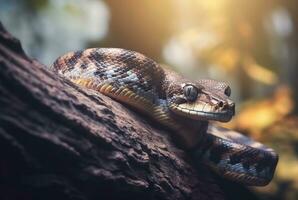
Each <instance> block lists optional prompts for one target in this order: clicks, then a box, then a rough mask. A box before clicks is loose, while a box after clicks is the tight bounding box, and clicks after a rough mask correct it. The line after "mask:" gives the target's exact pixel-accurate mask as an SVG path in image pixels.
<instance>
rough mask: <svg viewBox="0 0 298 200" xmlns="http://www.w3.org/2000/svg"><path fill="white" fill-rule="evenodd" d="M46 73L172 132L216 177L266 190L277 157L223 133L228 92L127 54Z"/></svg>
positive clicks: (68, 59) (79, 59)
mask: <svg viewBox="0 0 298 200" xmlns="http://www.w3.org/2000/svg"><path fill="white" fill-rule="evenodd" d="M52 70H54V71H55V72H56V73H58V74H60V75H63V76H64V77H66V78H67V79H69V80H71V81H72V82H74V83H76V84H78V85H81V86H84V87H86V88H89V89H93V90H96V91H98V92H100V93H102V94H105V95H107V96H109V97H111V98H113V99H115V100H117V101H119V102H121V103H124V104H126V105H128V106H130V107H132V108H133V109H135V110H137V111H139V112H142V113H143V114H146V115H148V116H150V117H151V118H152V119H154V120H155V121H157V122H159V123H161V124H163V125H165V126H166V127H168V128H169V129H171V130H173V132H174V137H175V138H176V140H177V141H178V143H179V144H180V145H181V146H182V147H184V148H185V149H187V150H189V151H190V152H191V153H192V154H193V156H194V158H195V159H196V160H198V161H199V162H200V163H203V164H205V165H207V166H208V167H209V168H210V169H212V171H214V172H215V173H217V174H218V175H220V176H222V177H224V178H227V179H230V180H233V181H237V182H240V183H243V184H246V185H256V186H262V185H266V184H268V183H269V182H270V181H271V179H272V177H273V174H274V171H275V167H276V164H277V160H278V156H277V154H276V153H275V152H274V151H273V150H272V149H270V148H267V147H265V146H264V145H262V144H260V143H258V142H255V141H252V140H251V139H249V138H247V137H245V136H243V135H241V134H239V133H237V132H233V131H230V130H227V129H223V128H220V127H217V126H215V125H209V122H208V121H209V120H212V121H221V122H227V121H229V120H230V119H231V118H232V116H233V115H234V112H235V104H234V103H233V102H232V101H231V100H230V99H229V96H230V94H231V89H230V87H229V86H228V85H227V84H226V83H224V82H218V81H215V80H207V79H206V80H197V81H192V80H189V79H186V78H184V77H182V76H180V75H179V74H177V73H175V72H173V71H171V70H169V69H167V67H161V66H160V65H159V64H157V63H156V62H155V61H153V60H151V59H150V58H148V57H146V56H144V55H142V54H140V53H137V52H133V51H129V50H124V49H116V48H94V49H87V50H84V51H77V52H71V53H68V54H66V55H64V56H61V57H59V58H58V59H57V60H56V61H55V62H54V64H53V65H52Z"/></svg>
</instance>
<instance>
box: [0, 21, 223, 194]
mask: <svg viewBox="0 0 298 200" xmlns="http://www.w3.org/2000/svg"><path fill="white" fill-rule="evenodd" d="M0 150H1V151H0V158H1V161H0V191H1V192H0V193H1V196H2V197H4V198H3V199H57V198H58V199H60V198H61V199H62V198H63V199H64V200H66V199H209V200H210V199H223V198H224V197H223V192H222V190H221V189H220V187H219V186H218V185H217V182H216V181H215V180H214V179H213V178H212V177H211V176H210V174H208V173H207V171H206V170H205V169H204V168H202V169H197V167H194V165H193V164H192V163H191V161H190V159H189V158H188V154H187V153H186V152H184V151H182V150H180V149H178V148H176V147H175V144H174V143H173V142H172V140H171V138H170V137H169V134H168V132H167V131H165V130H162V129H160V128H155V127H153V123H151V122H148V121H146V120H144V117H143V116H140V115H138V114H135V113H134V112H133V111H131V110H129V109H127V108H126V107H124V106H122V105H121V104H119V103H117V102H115V101H113V100H111V99H110V98H108V97H106V96H103V95H101V94H99V93H96V92H94V91H91V90H86V89H84V88H81V87H79V86H76V85H74V84H72V83H71V82H69V81H67V80H65V79H63V78H62V77H58V76H57V75H56V74H54V73H52V72H51V71H48V69H47V68H46V66H44V65H42V64H40V63H39V62H38V61H36V60H33V59H30V58H29V57H28V56H26V55H25V53H24V51H23V50H22V47H21V45H20V43H19V41H18V40H17V39H15V38H13V37H12V36H11V35H10V34H9V33H7V32H6V30H5V29H4V28H3V26H2V25H1V24H0Z"/></svg>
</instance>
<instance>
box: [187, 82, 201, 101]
mask: <svg viewBox="0 0 298 200" xmlns="http://www.w3.org/2000/svg"><path fill="white" fill-rule="evenodd" d="M183 92H184V95H185V97H186V99H187V100H188V101H194V100H196V99H197V97H198V93H199V91H198V88H196V87H195V86H193V85H185V86H184V87H183Z"/></svg>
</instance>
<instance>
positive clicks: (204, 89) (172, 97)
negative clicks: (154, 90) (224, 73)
mask: <svg viewBox="0 0 298 200" xmlns="http://www.w3.org/2000/svg"><path fill="white" fill-rule="evenodd" d="M230 95H231V89H230V87H229V86H228V85H227V84H226V83H224V82H219V81H215V80H199V81H196V82H184V83H176V84H174V85H171V87H169V89H168V94H167V100H168V104H169V108H170V110H171V111H172V112H174V113H175V114H177V115H180V116H184V117H187V118H191V119H194V120H206V121H208V120H214V121H221V122H228V121H230V120H231V118H232V117H233V115H234V114H235V103H234V102H233V101H231V100H230V99H229V96H230Z"/></svg>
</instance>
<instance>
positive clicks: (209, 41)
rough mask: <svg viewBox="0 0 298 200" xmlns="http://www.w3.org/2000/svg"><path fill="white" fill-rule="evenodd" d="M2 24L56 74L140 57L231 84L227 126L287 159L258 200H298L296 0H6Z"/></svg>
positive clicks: (0, 11)
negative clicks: (232, 113)
mask: <svg viewBox="0 0 298 200" xmlns="http://www.w3.org/2000/svg"><path fill="white" fill-rule="evenodd" d="M0 20H1V21H2V23H3V24H4V26H5V27H6V28H7V29H8V31H9V32H11V33H12V34H13V35H14V36H16V37H17V38H19V39H20V40H21V43H22V45H23V47H24V49H25V51H26V53H27V54H28V55H30V56H31V57H34V58H36V59H37V60H39V61H40V62H42V63H44V64H46V65H50V64H51V63H52V62H53V61H54V60H55V59H56V58H57V57H58V56H59V55H62V54H64V53H66V52H69V51H74V50H79V49H84V48H88V47H120V48H126V49H131V50H135V51H138V52H141V53H143V54H145V55H147V56H149V57H151V58H153V59H154V60H156V61H158V62H161V63H165V64H167V65H169V66H171V67H172V68H173V69H175V70H176V71H179V72H181V73H182V74H185V75H186V76H189V77H192V78H196V79H198V78H212V79H217V80H224V81H226V82H228V83H229V84H230V85H231V88H232V99H233V100H235V101H236V105H237V115H236V117H235V118H234V119H233V120H232V121H231V122H230V123H227V124H222V125H223V126H226V127H229V128H232V129H235V130H238V131H240V132H242V133H243V134H246V135H249V136H251V137H253V138H254V139H256V140H259V141H261V142H263V143H265V144H267V145H269V146H271V147H272V148H274V149H275V150H276V151H277V152H278V153H279V154H280V161H279V164H278V167H277V170H276V174H275V177H274V180H273V181H272V183H270V185H268V186H266V187H262V188H250V190H251V192H253V193H254V194H256V197H257V199H276V200H279V199H289V200H292V199H293V200H294V199H298V116H297V113H298V107H297V105H298V104H297V103H298V92H297V88H298V77H297V76H298V2H296V1H295V0H271V1H266V0H265V1H259V0H249V1H244V0H238V1H235V0H217V1H204V0H187V1H182V0H163V1H153V0H142V1H140V0H125V1H119V0H106V1H104V0H9V1H8V0H0Z"/></svg>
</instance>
